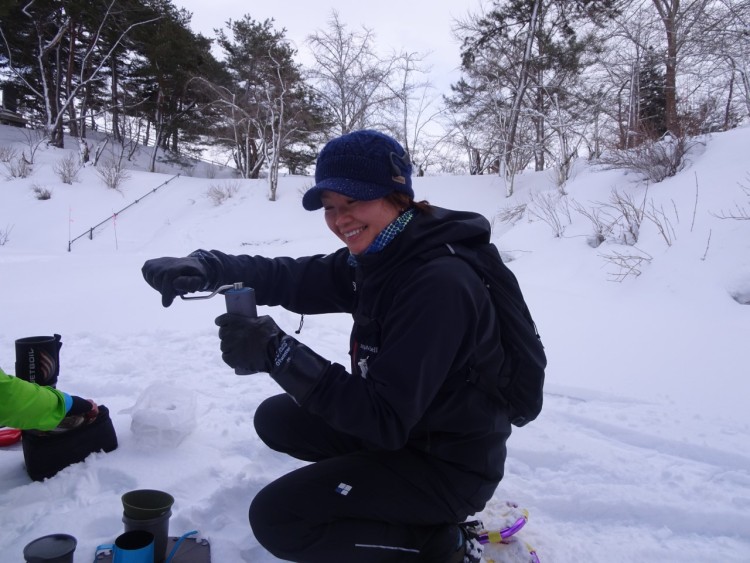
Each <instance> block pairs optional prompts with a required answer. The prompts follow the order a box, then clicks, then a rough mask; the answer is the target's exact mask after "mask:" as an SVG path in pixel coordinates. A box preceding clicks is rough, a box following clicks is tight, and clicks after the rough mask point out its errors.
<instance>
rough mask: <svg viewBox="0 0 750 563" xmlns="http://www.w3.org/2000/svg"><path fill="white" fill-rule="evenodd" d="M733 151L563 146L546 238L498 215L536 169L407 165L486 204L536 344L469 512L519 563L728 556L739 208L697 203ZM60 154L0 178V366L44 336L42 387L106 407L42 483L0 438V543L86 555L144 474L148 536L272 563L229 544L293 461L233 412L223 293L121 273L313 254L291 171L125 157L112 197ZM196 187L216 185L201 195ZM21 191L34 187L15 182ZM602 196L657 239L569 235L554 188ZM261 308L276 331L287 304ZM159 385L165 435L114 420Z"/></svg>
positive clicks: (748, 507)
mask: <svg viewBox="0 0 750 563" xmlns="http://www.w3.org/2000/svg"><path fill="white" fill-rule="evenodd" d="M13 140H15V142H16V144H15V145H14V146H15V147H16V148H17V150H18V152H19V153H20V152H21V151H22V150H24V149H26V150H28V147H27V145H26V144H25V142H24V141H23V137H22V136H21V134H20V132H19V131H18V130H14V129H11V128H6V127H0V147H2V146H7V145H8V144H9V143H10V142H12V141H13ZM71 144H72V143H71ZM66 151H68V152H70V153H71V154H76V153H77V151H75V150H74V149H72V148H71V149H66ZM749 151H750V128H748V127H745V128H741V129H737V130H733V131H730V132H727V133H722V134H717V135H714V136H713V137H711V138H708V139H705V143H704V144H703V145H699V146H697V147H696V148H695V150H694V152H693V154H692V156H691V162H690V165H689V166H688V167H687V168H686V169H684V170H683V171H682V172H681V173H679V175H678V176H676V177H674V178H671V179H668V180H666V181H664V182H662V183H659V184H655V185H651V186H649V187H647V186H646V185H645V184H644V183H643V182H640V181H639V179H638V177H637V176H636V175H635V174H632V173H631V174H625V173H624V172H622V171H613V170H610V171H601V170H594V169H591V168H590V167H589V166H588V165H587V163H585V162H579V163H577V166H576V169H575V173H574V177H573V178H572V180H571V181H570V182H569V183H568V185H567V188H566V189H567V192H568V194H569V195H568V200H569V202H570V204H571V207H570V220H568V218H567V217H566V216H565V214H564V213H562V214H561V215H560V218H561V226H562V227H564V229H565V230H564V234H563V236H562V237H555V236H554V234H553V229H552V228H551V226H550V224H549V223H548V222H546V221H543V220H540V219H534V220H529V216H528V215H526V216H525V217H524V218H523V219H522V220H521V221H519V222H517V223H516V224H515V225H510V224H508V223H505V222H503V221H501V220H500V219H499V218H498V214H500V213H501V212H502V211H504V210H505V211H507V210H508V209H509V208H511V207H512V206H513V205H518V204H519V203H522V202H524V201H528V199H529V197H530V194H532V193H533V194H535V196H534V198H535V200H536V201H537V204H538V202H540V201H542V200H541V199H540V198H542V197H544V196H549V195H551V194H554V191H555V189H556V188H555V186H554V183H553V181H552V179H551V178H552V177H551V175H550V174H549V173H536V174H535V173H526V174H523V175H522V176H520V177H519V179H518V181H517V186H516V189H517V193H516V195H515V196H514V197H513V198H511V199H506V198H505V197H504V192H503V187H502V186H501V185H500V181H499V179H498V178H496V177H491V176H487V177H427V178H419V179H416V180H415V189H416V192H417V195H418V197H420V198H426V199H428V200H430V201H431V202H432V203H434V204H437V205H441V206H445V207H454V208H459V209H470V210H476V211H479V212H481V213H484V214H485V215H486V216H487V217H488V218H489V219H491V220H493V221H494V226H495V230H494V233H495V234H494V242H495V243H496V244H497V245H498V247H499V248H500V249H501V250H502V251H503V252H504V253H505V254H506V256H508V257H509V258H513V261H512V262H510V267H511V268H512V269H513V270H514V272H515V273H516V275H517V276H518V278H519V279H520V282H521V284H522V288H523V290H524V293H525V295H526V297H527V300H528V302H529V305H530V307H531V310H532V313H533V315H534V317H535V320H536V322H537V325H538V327H539V329H540V332H541V334H542V338H543V340H544V343H545V345H546V348H547V354H548V359H549V368H548V372H547V385H546V397H545V408H544V411H543V413H542V415H541V416H540V418H539V419H538V420H537V421H536V422H535V423H533V424H531V425H529V426H528V427H526V428H523V429H518V430H517V431H516V432H515V434H514V435H513V436H512V438H511V440H510V442H509V452H508V461H507V467H506V478H505V480H504V481H503V482H502V483H501V485H500V487H499V488H498V490H497V492H496V494H495V496H494V498H493V500H492V502H491V503H490V504H489V506H488V507H487V509H486V510H485V512H484V513H482V514H481V517H482V518H483V519H484V520H485V522H486V523H490V524H491V523H492V521H493V514H494V515H497V514H498V511H499V509H500V508H502V506H503V503H504V501H505V500H506V499H512V500H515V501H517V502H518V503H520V504H521V505H523V506H525V507H527V508H528V509H529V511H530V520H529V523H528V525H527V526H526V528H525V529H524V530H523V531H522V532H521V536H522V537H523V539H524V540H525V541H527V542H529V543H530V544H531V545H533V546H534V547H535V548H536V549H537V551H538V553H539V556H540V558H541V560H542V562H543V563H567V562H570V563H573V562H575V563H577V562H580V561H608V562H610V563H618V562H644V561H649V562H650V561H654V562H655V561H660V562H664V561H674V562H680V563H685V562H701V563H703V562H709V561H722V562H724V563H727V562H747V561H750V437H749V435H750V408H748V400H750V346H749V345H748V338H750V305H749V304H748V303H749V302H750V221H734V220H723V219H720V218H718V217H717V216H716V215H718V214H721V212H722V211H732V210H734V211H735V212H737V207H736V206H740V209H745V210H748V209H750V197H749V196H748V194H746V193H745V191H743V187H742V186H745V188H748V187H750V160H748V157H747V155H748V154H749ZM66 154H67V152H63V151H59V150H55V149H50V148H44V147H42V148H40V149H39V151H38V152H37V153H36V155H35V164H34V166H33V173H32V174H31V175H30V176H29V177H28V178H23V179H21V178H15V179H10V180H7V181H6V180H5V179H0V241H3V239H5V241H4V242H5V244H4V245H2V246H0V311H1V312H2V316H1V317H0V319H1V320H0V365H2V366H3V367H4V368H5V369H6V371H10V372H11V373H12V372H13V367H14V366H13V364H14V361H15V352H14V340H15V339H17V338H21V337H25V336H31V335H40V334H52V333H59V334H61V335H62V337H63V347H62V350H61V364H62V370H61V375H60V380H59V385H58V386H59V387H60V388H61V389H63V390H67V391H69V392H71V393H75V394H78V395H82V396H85V397H90V398H93V399H94V400H96V401H97V402H99V403H101V404H104V405H107V406H108V407H109V409H110V411H111V413H112V416H113V421H114V425H115V428H116V431H117V434H118V438H119V443H120V446H119V448H118V449H117V450H116V451H114V452H112V453H109V454H95V455H93V456H91V457H89V458H88V460H87V461H86V462H85V463H81V464H77V465H75V466H72V467H69V468H67V469H65V470H64V471H62V472H61V473H59V474H58V475H57V476H55V477H53V478H52V479H49V480H47V481H45V482H42V483H36V482H31V481H30V480H29V478H28V476H27V475H26V472H25V470H24V467H23V455H22V451H21V448H20V445H15V446H11V447H7V448H0V475H1V476H2V479H1V481H0V483H2V484H1V485H0V554H1V557H0V559H2V560H3V561H19V560H20V559H21V557H22V555H21V553H22V550H23V547H24V546H25V545H26V544H27V543H28V542H30V541H31V540H33V539H34V538H36V537H39V536H42V535H45V534H50V533H56V532H63V533H69V534H72V535H74V536H75V537H76V538H77V539H78V549H77V551H76V561H89V560H91V559H93V554H94V548H95V546H96V545H98V544H102V543H109V542H111V541H112V539H113V538H114V537H115V536H116V535H118V534H119V533H121V531H122V522H121V517H122V506H121V502H120V496H121V495H122V494H123V493H124V492H126V491H128V490H131V489H136V488H157V489H162V490H165V491H167V492H169V493H171V494H172V495H173V496H174V497H175V499H176V500H175V505H174V507H173V516H172V519H171V522H170V532H171V535H180V534H181V533H183V532H186V531H188V530H193V529H197V530H199V531H200V533H201V535H202V536H204V537H206V538H207V539H208V540H210V542H211V546H212V553H213V560H214V561H215V562H219V563H235V562H238V563H240V562H248V563H250V562H252V563H262V562H266V561H274V560H275V559H274V558H273V557H272V556H270V555H269V554H267V553H266V552H265V551H264V550H263V549H262V548H261V547H260V546H259V545H258V544H257V542H256V541H255V539H254V538H253V535H252V533H251V530H250V528H249V525H248V523H247V508H248V505H249V503H250V500H251V499H252V497H253V495H254V494H255V493H256V492H257V491H258V490H259V489H260V488H261V487H263V486H264V485H265V484H266V483H268V482H269V481H270V480H272V479H274V478H275V477H278V476H279V475H281V474H283V473H285V472H287V471H289V470H290V469H292V468H294V467H296V466H298V464H299V462H297V461H295V460H291V459H289V458H287V457H285V456H283V455H280V454H277V453H275V452H272V451H270V450H269V449H267V448H266V447H265V446H264V445H263V444H262V443H261V442H260V441H259V439H258V438H257V436H256V435H255V433H254V430H253V426H252V418H253V412H254V409H255V407H256V405H257V404H258V403H259V402H260V401H261V400H262V399H263V398H264V397H266V396H268V395H270V394H273V393H277V392H279V389H278V388H277V387H276V385H275V384H274V382H273V381H272V380H270V378H269V377H267V376H265V375H262V374H261V375H254V376H245V377H238V376H236V375H234V373H233V371H232V370H231V369H230V368H228V367H227V366H226V365H225V364H224V363H223V362H222V361H221V356H220V353H219V349H218V338H217V336H216V328H215V326H214V323H213V319H214V318H215V317H216V316H217V315H219V314H220V313H221V312H222V311H223V307H224V303H223V299H221V298H215V299H211V300H205V301H194V302H187V301H181V300H178V301H177V302H175V304H174V305H173V306H172V307H170V308H168V309H164V308H162V306H161V303H160V298H159V295H158V294H157V293H156V292H155V291H153V290H152V289H151V288H150V287H148V286H147V285H146V283H145V282H144V281H143V279H142V277H141V273H140V268H141V265H142V263H143V262H144V260H146V259H148V258H153V257H158V256H164V255H171V256H182V255H185V254H187V253H188V252H190V251H192V250H194V249H196V248H209V249H210V248H216V249H220V250H223V251H225V252H229V253H251V254H263V255H268V256H279V255H290V256H299V255H305V254H310V253H325V252H330V251H332V250H334V249H335V248H337V247H338V240H337V239H335V237H334V236H333V235H332V234H331V233H330V232H328V230H327V228H326V226H325V224H324V221H323V217H322V214H321V212H313V213H310V212H306V211H304V210H303V209H302V206H301V202H300V198H301V193H302V191H303V190H304V189H305V188H306V187H309V186H310V185H311V184H312V180H311V178H309V177H286V178H282V180H281V185H280V188H279V193H278V201H276V202H270V201H268V198H267V193H268V187H267V184H266V183H265V182H264V181H244V180H234V179H221V178H220V177H216V178H214V179H209V178H205V177H204V178H198V177H187V176H181V177H179V178H175V179H174V180H172V181H171V182H170V183H169V184H167V185H166V186H164V187H162V188H160V189H159V190H157V191H156V192H152V190H153V188H155V187H157V186H159V185H160V184H162V183H163V182H164V181H166V180H168V179H170V178H172V177H173V176H174V173H175V172H173V171H171V170H168V169H167V167H166V166H165V165H163V166H162V170H164V171H165V172H166V173H162V174H148V173H145V172H142V171H137V170H134V171H132V172H131V177H130V179H129V180H128V181H127V182H126V183H125V184H124V186H123V188H122V190H121V191H114V190H111V189H109V188H107V187H105V186H104V185H103V183H102V182H101V180H100V179H99V176H98V175H97V173H96V171H95V170H94V169H93V168H92V167H86V168H84V169H83V170H81V171H80V173H79V179H78V181H76V182H74V183H73V184H72V185H67V184H63V183H62V182H61V181H60V179H59V177H58V176H57V175H56V174H55V172H54V169H55V166H56V165H57V164H58V163H59V162H60V160H61V159H62V158H63V156H65V155H66ZM141 158H143V159H145V158H146V155H141ZM5 168H7V167H5V166H4V165H3V164H2V163H0V173H2V172H5V171H6V170H5ZM212 186H215V187H219V188H227V187H231V186H237V188H238V192H237V193H236V194H235V196H234V197H232V198H230V199H228V200H227V201H226V202H224V203H223V204H221V205H218V206H217V205H214V203H213V202H212V200H211V199H210V198H209V197H207V195H206V193H207V191H208V190H209V188H210V187H212ZM33 187H37V188H43V189H44V188H46V189H48V190H50V191H51V192H52V197H51V199H49V200H38V199H36V198H35V197H34V194H33V192H32V188H33ZM613 190H617V191H618V193H620V194H626V195H628V196H630V197H632V198H633V201H635V202H643V201H644V200H645V201H646V209H647V210H652V211H653V212H656V215H659V213H661V214H662V215H659V216H661V217H662V225H663V226H665V225H667V226H671V227H672V228H673V232H672V231H669V232H670V233H671V234H669V235H668V236H667V237H666V238H668V239H669V241H670V242H671V245H668V244H667V241H666V240H665V237H663V236H662V235H661V234H660V233H659V230H658V228H657V225H656V224H655V223H654V222H650V221H648V220H646V221H644V223H643V224H642V226H641V229H640V237H639V240H638V242H637V244H636V246H635V247H632V246H625V245H619V244H615V243H613V242H605V243H604V244H602V245H601V246H599V247H597V248H593V247H592V246H590V245H589V244H588V243H587V240H588V238H589V237H590V235H591V234H592V225H591V222H590V221H589V220H588V219H586V218H584V216H583V215H582V214H580V213H577V212H576V211H575V210H574V209H573V208H572V205H573V202H577V203H578V204H580V205H582V206H584V207H585V208H586V209H589V210H591V209H593V208H594V207H596V206H600V205H601V204H604V203H607V202H609V201H610V198H611V194H612V193H613ZM147 193H148V194H149V195H148V197H145V198H144V199H142V200H141V201H140V202H139V203H138V204H136V205H133V206H132V207H130V208H129V209H127V210H126V211H124V212H122V213H120V214H118V215H117V217H116V219H115V220H110V221H108V222H106V223H105V224H104V225H102V226H101V227H99V228H97V229H96V230H95V232H94V236H93V239H92V240H90V239H89V238H88V237H82V238H80V239H79V240H77V241H75V242H74V243H73V244H72V245H71V250H70V251H68V242H69V241H70V240H71V239H72V238H74V237H77V236H78V235H80V234H81V233H84V232H86V231H87V230H88V229H89V228H90V227H93V226H94V225H96V224H97V223H99V222H100V221H102V220H104V219H107V218H108V217H111V216H112V215H113V214H114V213H115V212H118V211H119V210H120V209H122V208H123V207H125V206H127V205H128V204H130V203H131V202H133V201H134V200H136V199H140V198H141V197H142V196H144V195H145V194H147ZM597 202H598V203H597ZM615 252H618V253H620V254H621V255H633V254H636V253H638V254H639V255H640V256H646V257H649V258H650V261H646V262H644V263H643V264H641V266H640V270H641V275H640V276H638V277H635V276H632V275H631V276H627V277H626V278H625V279H624V280H623V281H622V282H620V283H618V282H616V281H612V278H613V277H616V275H617V274H618V273H620V270H619V268H618V267H617V266H615V265H614V264H612V262H611V261H608V260H607V258H606V256H607V255H609V256H613V255H614V254H613V253H615ZM264 309H265V308H261V311H262V312H263V313H269V314H271V315H272V316H273V317H274V318H275V319H276V320H277V322H278V323H279V324H280V325H281V327H282V328H284V329H285V330H287V331H290V330H295V329H296V328H297V325H298V323H299V318H298V317H297V316H296V315H292V314H290V313H288V312H286V311H284V310H279V309H265V310H264ZM349 327H350V319H349V318H347V317H345V316H340V315H323V316H319V317H306V318H305V324H304V328H303V330H302V333H301V335H299V338H300V339H301V340H302V341H304V342H305V343H307V344H308V345H310V346H311V347H312V348H313V349H315V350H316V351H317V352H318V353H320V354H322V355H324V356H326V357H328V358H329V359H331V360H333V361H338V362H341V363H344V364H345V365H346V363H347V358H348V356H347V350H346V347H347V342H348V330H349ZM164 386H168V390H167V392H168V393H169V394H170V397H171V398H170V400H169V401H168V402H169V407H170V408H171V410H167V409H166V408H165V410H164V413H163V414H164V416H165V417H166V416H167V415H171V416H172V418H171V419H170V420H167V419H166V418H165V419H164V422H160V423H159V424H157V425H156V427H157V429H158V430H160V431H163V432H164V435H165V436H166V435H167V434H168V431H169V430H170V428H169V424H170V423H171V422H174V423H175V424H176V425H177V426H176V430H177V431H178V432H179V431H184V433H185V434H186V436H185V438H184V439H183V440H182V441H180V440H173V441H172V442H169V443H165V442H166V441H165V440H160V439H159V436H158V435H157V436H146V435H142V434H140V433H134V432H133V430H131V422H132V420H133V414H134V413H135V412H138V406H139V404H142V403H141V402H140V401H143V400H147V399H152V398H154V397H158V396H160V393H163V392H164ZM336 563H339V562H336ZM341 563H350V562H341ZM351 563H356V562H351Z"/></svg>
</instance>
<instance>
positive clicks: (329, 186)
mask: <svg viewBox="0 0 750 563" xmlns="http://www.w3.org/2000/svg"><path fill="white" fill-rule="evenodd" d="M324 191H329V192H336V193H338V194H341V195H344V196H347V197H350V198H352V199H356V200H360V201H371V200H373V199H379V198H381V197H385V196H387V195H388V194H390V193H391V192H393V188H388V187H385V186H378V185H377V184H370V183H368V182H362V181H360V180H351V179H349V178H326V179H325V180H321V181H320V182H318V183H317V184H316V185H314V186H313V187H312V188H310V189H309V190H307V191H306V192H305V195H303V196H302V207H304V208H305V209H307V210H308V211H315V210H316V209H320V208H321V207H323V202H322V201H321V200H320V196H321V195H322V193H323V192H324Z"/></svg>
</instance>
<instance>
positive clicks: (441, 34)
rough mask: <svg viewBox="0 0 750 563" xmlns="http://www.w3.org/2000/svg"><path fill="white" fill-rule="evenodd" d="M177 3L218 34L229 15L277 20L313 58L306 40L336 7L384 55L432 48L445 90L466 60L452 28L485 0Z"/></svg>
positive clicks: (435, 75)
mask: <svg viewBox="0 0 750 563" xmlns="http://www.w3.org/2000/svg"><path fill="white" fill-rule="evenodd" d="M174 4H175V5H176V6H178V7H181V8H186V9H187V10H189V11H190V12H192V13H193V19H192V26H193V30H194V31H197V32H200V33H203V34H204V35H206V36H208V37H214V33H213V30H214V29H215V28H223V27H225V24H226V21H227V20H229V19H232V20H237V19H240V18H242V17H243V16H244V15H245V14H248V15H250V17H252V18H253V19H254V20H256V21H263V20H265V19H268V18H273V19H274V22H275V23H274V27H275V28H276V29H281V28H286V30H287V33H286V36H287V38H288V39H289V40H290V41H291V42H292V43H293V44H294V45H295V47H296V48H297V50H298V51H299V52H300V55H301V57H300V62H302V63H307V62H308V60H306V59H305V58H304V53H305V52H306V50H307V48H306V46H305V39H306V37H307V36H308V35H310V34H311V33H314V32H315V31H316V30H324V29H326V27H327V24H328V21H329V20H330V18H331V13H332V11H333V10H335V11H337V12H338V14H339V20H340V21H342V22H344V23H345V24H346V25H347V28H348V29H349V30H350V31H353V30H356V29H360V28H361V27H362V26H363V25H364V26H366V27H367V28H369V29H371V30H373V31H374V32H375V41H376V48H377V49H378V51H379V52H380V53H381V54H386V53H390V52H391V51H401V50H406V51H408V52H412V53H413V52H419V53H425V54H426V53H428V52H431V54H430V55H429V57H428V58H427V59H426V61H427V63H428V64H429V65H430V66H431V67H432V73H431V81H432V82H433V83H434V85H435V86H436V87H440V89H441V90H442V89H444V88H445V89H447V84H449V83H450V82H454V81H455V80H456V79H457V77H458V74H457V73H456V72H455V69H456V67H458V65H459V62H460V51H459V45H458V42H457V41H456V40H455V39H454V38H453V35H452V32H451V28H452V27H453V25H454V20H455V19H463V18H465V17H466V15H467V14H469V13H478V12H479V9H480V6H481V5H482V3H481V0H376V1H374V2H367V3H364V2H358V1H357V0H331V1H329V2H321V3H310V2H307V1H305V0H276V1H273V2H241V1H239V0H208V1H207V0H174Z"/></svg>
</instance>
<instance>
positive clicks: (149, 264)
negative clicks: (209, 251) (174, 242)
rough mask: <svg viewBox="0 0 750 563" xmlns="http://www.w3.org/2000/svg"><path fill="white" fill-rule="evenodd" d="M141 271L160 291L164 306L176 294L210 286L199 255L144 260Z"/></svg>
mask: <svg viewBox="0 0 750 563" xmlns="http://www.w3.org/2000/svg"><path fill="white" fill-rule="evenodd" d="M195 254H197V253H195ZM141 272H142V273H143V277H144V279H145V280H146V282H148V284H149V285H150V286H151V287H153V288H154V289H155V290H156V291H158V292H159V293H161V304H162V305H164V306H165V307H169V306H170V305H171V304H172V301H174V299H175V297H177V296H178V295H184V294H186V293H192V292H194V291H205V290H207V289H210V288H211V286H212V283H211V279H210V277H211V276H210V274H209V271H208V268H207V267H206V264H205V262H204V261H203V260H202V259H201V258H200V256H199V255H196V256H193V255H192V254H191V255H190V256H187V257H185V258H155V259H153V260H146V262H145V264H143V268H141Z"/></svg>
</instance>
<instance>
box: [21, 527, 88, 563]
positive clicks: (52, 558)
mask: <svg viewBox="0 0 750 563" xmlns="http://www.w3.org/2000/svg"><path fill="white" fill-rule="evenodd" d="M76 545H78V541H77V540H76V539H75V538H74V537H73V536H70V535H68V534H50V535H48V536H42V537H41V538H37V539H35V540H34V541H32V542H31V543H29V544H27V545H26V547H24V548H23V558H24V560H25V561H26V563H73V553H74V552H75V550H76Z"/></svg>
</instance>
